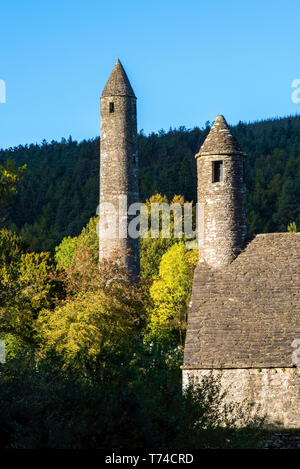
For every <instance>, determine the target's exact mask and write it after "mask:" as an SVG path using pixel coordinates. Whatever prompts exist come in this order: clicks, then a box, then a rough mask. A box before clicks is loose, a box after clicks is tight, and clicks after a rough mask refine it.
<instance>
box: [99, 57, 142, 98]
mask: <svg viewBox="0 0 300 469" xmlns="http://www.w3.org/2000/svg"><path fill="white" fill-rule="evenodd" d="M102 96H131V97H133V98H135V97H136V96H135V94H134V92H133V89H132V87H131V84H130V82H129V80H128V77H127V75H126V72H125V70H124V68H123V65H122V64H121V62H120V60H119V59H118V60H117V63H116V65H115V66H114V68H113V71H112V72H111V74H110V77H109V79H108V81H107V83H106V85H105V87H104V90H103V93H102Z"/></svg>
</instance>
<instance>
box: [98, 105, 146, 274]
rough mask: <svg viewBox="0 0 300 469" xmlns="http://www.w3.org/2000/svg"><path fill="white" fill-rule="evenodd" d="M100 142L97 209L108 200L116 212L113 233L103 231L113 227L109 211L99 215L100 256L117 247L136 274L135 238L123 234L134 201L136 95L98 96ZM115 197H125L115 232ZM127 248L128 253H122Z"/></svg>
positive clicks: (136, 162) (137, 264)
mask: <svg viewBox="0 0 300 469" xmlns="http://www.w3.org/2000/svg"><path fill="white" fill-rule="evenodd" d="M110 103H113V104H114V112H110V110H109V107H110ZM100 142H101V143H100V145H101V150H100V210H101V207H103V206H104V205H103V204H105V203H111V204H113V206H114V207H115V211H116V215H117V217H116V233H115V235H114V236H107V230H109V229H111V228H112V226H113V218H114V217H113V214H112V213H110V211H109V210H106V211H104V212H105V213H103V212H102V214H101V215H102V219H103V220H104V218H106V226H105V225H101V224H100V233H99V235H100V247H99V251H100V259H102V258H105V257H109V256H110V255H111V253H112V251H113V250H118V251H119V252H121V253H124V258H123V259H124V262H125V264H126V265H127V267H128V268H129V270H130V271H131V272H132V274H133V275H134V276H136V275H138V273H139V239H131V238H129V237H128V235H127V233H126V232H127V227H128V224H129V222H130V219H131V218H133V216H132V217H130V216H128V219H126V212H127V209H128V207H129V206H130V205H131V204H132V203H135V202H138V181H137V171H138V160H137V118H136V98H134V97H131V96H105V97H102V98H101V141H100ZM119 196H123V197H124V196H126V197H127V204H125V206H124V209H123V210H124V215H122V217H120V220H122V218H123V222H122V221H121V223H123V228H122V230H121V231H122V233H120V231H119V228H120V226H119V215H120V208H119ZM123 200H126V199H125V198H124V199H123ZM123 210H121V212H123ZM101 226H102V230H101ZM103 230H104V231H103ZM104 232H106V234H105V233H104ZM126 235H127V237H126ZM128 249H130V254H131V255H130V256H128V255H126V253H128Z"/></svg>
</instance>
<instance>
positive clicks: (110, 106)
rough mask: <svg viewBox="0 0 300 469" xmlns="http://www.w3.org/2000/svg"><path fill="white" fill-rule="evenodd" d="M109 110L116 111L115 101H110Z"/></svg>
mask: <svg viewBox="0 0 300 469" xmlns="http://www.w3.org/2000/svg"><path fill="white" fill-rule="evenodd" d="M109 112H110V113H112V112H115V103H109Z"/></svg>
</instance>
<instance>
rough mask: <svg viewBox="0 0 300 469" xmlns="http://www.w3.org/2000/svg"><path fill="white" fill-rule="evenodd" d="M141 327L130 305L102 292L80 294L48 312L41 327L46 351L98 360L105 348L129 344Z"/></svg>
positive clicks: (128, 302) (45, 312)
mask: <svg viewBox="0 0 300 469" xmlns="http://www.w3.org/2000/svg"><path fill="white" fill-rule="evenodd" d="M137 323H138V315H137V311H136V309H135V308H134V306H133V305H132V304H131V303H130V301H127V300H126V299H124V300H122V297H118V296H117V295H110V294H107V293H105V292H104V291H103V290H99V291H97V292H88V293H84V292H83V293H79V294H78V295H76V296H75V297H73V298H70V299H68V300H67V301H66V302H65V303H64V304H62V305H61V306H58V307H57V308H56V309H55V310H54V311H50V310H44V311H43V312H42V313H41V314H40V315H39V319H38V322H37V327H38V330H39V334H40V337H41V339H42V341H43V342H44V344H45V346H46V348H48V347H54V348H55V349H56V351H58V352H62V353H63V354H65V356H66V359H68V358H71V357H73V356H75V355H76V354H77V353H78V352H79V351H85V352H86V353H87V354H88V355H89V356H95V355H97V353H99V351H100V350H101V348H102V347H112V348H114V347H119V346H124V345H126V344H129V343H130V341H131V340H132V336H133V332H134V330H135V327H136V326H137Z"/></svg>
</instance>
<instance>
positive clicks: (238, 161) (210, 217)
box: [196, 154, 246, 269]
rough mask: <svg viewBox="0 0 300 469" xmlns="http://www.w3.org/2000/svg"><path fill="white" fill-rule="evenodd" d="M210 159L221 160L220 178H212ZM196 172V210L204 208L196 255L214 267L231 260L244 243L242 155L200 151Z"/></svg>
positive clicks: (212, 160) (226, 263) (244, 189)
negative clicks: (201, 153)
mask: <svg viewBox="0 0 300 469" xmlns="http://www.w3.org/2000/svg"><path fill="white" fill-rule="evenodd" d="M196 156H197V155H196ZM214 161H223V168H224V170H223V171H224V180H223V181H221V182H212V175H213V174H212V173H213V169H212V168H213V162H214ZM197 172H198V204H199V210H200V212H199V213H201V210H202V213H203V212H204V217H203V218H202V220H203V222H204V223H203V226H201V218H200V220H199V241H200V244H199V259H200V262H201V261H204V262H206V263H207V264H208V265H209V266H211V267H213V268H214V269H216V268H220V267H222V266H225V265H228V264H229V263H230V262H232V261H233V259H234V258H235V257H236V256H237V255H238V253H239V252H240V250H241V249H242V248H243V245H244V239H245V236H246V220H245V193H246V187H245V181H244V156H243V155H242V154H236V155H219V154H218V155H202V156H200V157H197ZM201 233H202V235H201Z"/></svg>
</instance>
